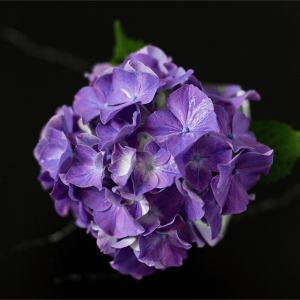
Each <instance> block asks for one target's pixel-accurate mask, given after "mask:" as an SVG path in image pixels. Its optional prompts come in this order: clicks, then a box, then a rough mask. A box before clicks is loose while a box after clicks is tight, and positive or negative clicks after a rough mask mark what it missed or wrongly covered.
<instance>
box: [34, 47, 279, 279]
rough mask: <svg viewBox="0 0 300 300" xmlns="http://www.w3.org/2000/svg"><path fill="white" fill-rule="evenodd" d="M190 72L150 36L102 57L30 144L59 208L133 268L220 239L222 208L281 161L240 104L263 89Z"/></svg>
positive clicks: (174, 261) (235, 206)
mask: <svg viewBox="0 0 300 300" xmlns="http://www.w3.org/2000/svg"><path fill="white" fill-rule="evenodd" d="M193 73H194V71H193V70H191V69H189V70H187V71H185V69H183V68H182V67H180V66H179V67H178V66H177V65H176V64H175V63H173V62H172V58H171V57H168V56H167V55H166V54H165V53H164V52H163V51H162V50H161V49H159V48H157V47H154V46H150V45H149V46H146V47H144V48H142V49H140V50H139V51H137V52H135V53H131V54H130V55H128V56H127V57H126V58H125V60H124V62H123V63H122V64H121V65H120V66H112V65H111V64H110V63H102V64H97V65H95V67H94V68H93V71H92V73H90V74H89V73H85V77H86V78H87V79H88V80H89V84H88V85H87V86H85V87H83V88H82V89H80V90H79V91H78V93H77V94H76V95H75V99H74V102H73V107H68V106H66V105H64V106H63V107H61V108H59V109H58V110H57V111H56V114H55V115H54V116H53V117H52V118H51V119H50V120H49V121H48V123H47V124H46V126H45V127H44V128H43V130H42V132H41V135H40V140H39V142H38V144H37V145H36V147H35V149H34V156H35V158H36V160H37V161H38V163H39V165H40V167H41V172H40V175H39V177H38V179H39V181H40V182H41V184H42V186H43V188H44V189H45V190H49V189H51V193H50V196H51V197H52V199H53V201H54V206H55V209H56V211H57V213H58V214H59V215H61V216H66V215H68V214H69V212H72V214H73V215H74V217H75V219H76V224H77V226H79V227H81V228H86V230H87V233H90V234H91V235H92V236H93V237H94V238H95V239H96V240H97V246H98V247H99V249H100V250H101V252H103V253H104V254H108V255H110V256H111V257H112V258H113V261H111V262H110V264H111V267H112V268H114V269H115V270H118V271H119V272H120V273H122V274H130V275H131V276H133V277H134V278H136V279H141V278H142V277H143V276H145V275H150V274H152V273H153V272H154V271H155V270H156V269H161V270H164V269H166V268H169V267H173V266H181V265H182V262H183V259H185V258H186V257H187V250H188V249H190V248H191V247H192V243H196V245H197V246H198V247H203V246H204V245H205V244H206V243H207V244H208V245H210V246H214V245H215V244H216V243H218V242H219V241H220V240H221V239H222V238H223V236H222V234H221V228H222V219H223V216H226V215H230V214H238V213H241V212H243V211H244V210H246V208H247V205H248V204H249V202H250V201H251V200H254V194H250V195H249V194H248V192H247V191H248V190H249V189H250V188H252V187H253V186H254V185H255V184H256V182H257V181H258V180H259V178H260V175H261V174H264V175H267V174H268V172H269V169H270V166H271V165H272V162H273V150H271V149H270V148H269V147H268V146H267V145H263V144H261V143H259V142H257V141H256V138H255V136H254V134H253V133H252V132H250V131H248V128H249V125H250V119H249V118H248V117H246V116H245V115H244V114H243V113H242V112H239V111H237V109H238V108H239V107H240V106H241V105H242V103H243V101H246V99H247V100H260V96H259V94H258V93H257V92H256V91H254V90H249V91H243V90H242V88H241V87H240V86H238V85H228V86H226V87H225V88H224V89H223V90H220V89H218V88H216V87H203V86H202V84H201V82H200V81H199V80H198V79H197V78H196V77H195V75H194V74H193ZM165 95H168V96H167V98H166V97H165ZM165 98H166V101H165V102H164V99H165ZM157 108H160V109H157Z"/></svg>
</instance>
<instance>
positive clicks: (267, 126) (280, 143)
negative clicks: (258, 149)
mask: <svg viewBox="0 0 300 300" xmlns="http://www.w3.org/2000/svg"><path fill="white" fill-rule="evenodd" d="M249 131H253V133H254V134H255V136H256V140H257V141H258V142H260V143H262V144H265V145H267V146H269V147H270V148H271V149H273V150H274V157H273V164H272V166H271V168H270V172H269V174H268V175H267V176H264V175H261V178H260V180H259V181H258V183H259V184H266V183H271V182H275V181H277V180H279V179H282V178H284V177H286V176H287V175H289V174H290V173H291V170H292V167H293V166H294V164H295V162H296V160H297V159H298V158H299V157H300V132H299V131H296V130H293V129H292V127H291V126H289V125H287V124H285V123H282V122H278V121H272V120H270V121H267V120H259V121H252V122H251V123H250V127H249Z"/></svg>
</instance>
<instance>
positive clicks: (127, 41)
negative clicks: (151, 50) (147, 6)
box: [110, 20, 146, 65]
mask: <svg viewBox="0 0 300 300" xmlns="http://www.w3.org/2000/svg"><path fill="white" fill-rule="evenodd" d="M114 33H115V48H114V55H113V57H112V58H111V60H110V61H111V63H112V64H113V65H120V64H121V63H122V62H123V60H124V59H125V57H126V56H127V55H129V54H130V53H132V52H136V51H137V50H139V49H141V48H143V47H144V46H145V45H146V44H145V43H144V42H143V41H140V40H134V39H131V38H128V37H127V36H126V35H125V33H124V31H123V29H122V26H121V22H120V20H115V21H114Z"/></svg>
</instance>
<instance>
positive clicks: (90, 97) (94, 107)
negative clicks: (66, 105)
mask: <svg viewBox="0 0 300 300" xmlns="http://www.w3.org/2000/svg"><path fill="white" fill-rule="evenodd" d="M105 103H106V98H105V96H104V94H103V92H102V91H101V90H98V89H95V88H92V87H84V88H82V89H81V90H80V91H79V92H78V93H77V95H76V96H75V100H74V103H73V107H74V109H75V111H76V112H78V113H79V114H80V116H81V117H82V123H83V124H84V125H86V124H87V123H88V122H89V121H91V120H92V119H94V118H95V117H97V116H99V114H100V109H101V108H103V107H104V106H105Z"/></svg>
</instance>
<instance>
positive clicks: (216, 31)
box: [0, 2, 300, 298]
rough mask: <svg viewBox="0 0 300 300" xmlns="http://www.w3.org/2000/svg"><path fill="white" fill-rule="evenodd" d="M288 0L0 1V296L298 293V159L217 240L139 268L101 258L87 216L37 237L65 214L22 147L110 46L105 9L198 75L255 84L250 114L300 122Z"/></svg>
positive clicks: (297, 28)
mask: <svg viewBox="0 0 300 300" xmlns="http://www.w3.org/2000/svg"><path fill="white" fill-rule="evenodd" d="M299 4H300V3H299V2H298V3H296V2H286V3H284V2H261V3H259V2H252V3H251V2H198V3H197V2H126V3H125V2H85V3H83V2H72V3H71V2H64V3H54V2H48V3H45V2H39V3H37V2H28V3H24V2H12V3H8V2H7V3H3V2H2V3H1V5H0V11H1V12H0V25H1V39H0V72H1V94H0V95H1V102H0V103H1V108H0V111H1V156H0V157H1V168H0V170H1V171H0V174H1V176H0V193H1V196H0V216H1V217H0V228H1V230H0V241H1V245H0V250H1V252H0V254H1V256H0V270H1V271H0V273H1V275H0V276H1V278H0V282H1V284H0V285H1V288H0V296H1V297H5V298H36V297H41V298H48V297H52V298H58V297H59V298H74V297H75V298H82V297H84V298H107V297H110V298H111V297H112V298H158V297H159V298H170V297H171V298H181V297H185V298H298V297H299V296H300V293H299V292H300V290H299V282H300V280H299V279H300V275H299V270H300V251H299V250H300V241H299V234H300V221H299V210H300V203H299V196H298V195H299V192H298V191H297V190H291V189H292V188H293V186H294V185H295V184H296V183H297V182H298V180H299V171H300V164H299V162H298V163H297V164H296V165H295V167H294V168H293V171H292V174H291V175H290V176H288V177H286V178H285V179H283V180H281V181H279V182H278V183H274V184H270V185H266V186H257V187H255V188H254V189H253V192H255V193H256V195H257V196H256V200H255V202H254V203H252V204H251V205H250V206H249V208H248V210H247V211H246V212H245V213H244V214H242V215H240V216H235V217H234V219H233V221H232V223H231V224H230V225H229V228H228V231H227V235H226V237H225V239H224V240H223V241H222V242H220V243H219V244H218V245H217V246H216V247H209V246H205V247H204V248H202V249H198V248H197V247H196V246H195V245H194V246H193V248H192V249H190V250H189V251H188V258H187V259H185V260H184V261H183V265H182V266H181V267H177V268H176V267H174V268H170V269H168V270H166V271H164V272H162V271H157V272H156V273H155V274H154V275H151V276H147V277H144V278H143V279H142V280H141V281H136V280H135V279H133V278H131V276H129V275H126V276H125V275H124V276H119V275H118V272H117V271H115V270H113V269H111V268H110V266H109V261H110V260H111V259H110V257H108V256H106V255H103V254H101V253H100V252H99V250H98V249H97V247H96V242H95V240H94V239H93V238H92V237H91V236H89V235H86V234H85V230H84V229H76V230H75V231H73V232H72V233H71V234H69V235H68V236H67V237H66V238H64V239H62V240H60V241H58V242H57V243H50V244H45V240H44V239H38V240H36V238H40V237H45V236H46V237H47V236H48V235H49V234H52V233H54V232H56V231H57V230H60V229H61V228H63V227H64V226H66V225H67V224H68V223H69V222H70V221H71V220H72V217H71V216H69V217H65V218H62V217H59V216H58V215H57V214H56V212H55V210H54V207H53V202H52V200H51V198H50V196H49V192H45V191H43V189H42V188H41V186H40V184H39V182H38V181H37V176H38V174H39V166H38V164H37V162H36V161H35V159H34V158H33V155H32V151H33V148H34V147H35V145H36V143H37V142H38V138H39V133H40V130H41V128H42V126H43V125H44V124H45V123H46V122H47V121H48V119H49V118H50V117H51V116H52V115H53V114H54V112H55V110H56V108H57V107H59V106H62V105H63V104H67V105H71V104H72V101H73V97H74V95H75V94H76V93H77V91H78V90H79V89H80V88H81V87H83V86H84V85H87V80H86V79H85V78H84V77H83V72H84V71H90V68H91V67H92V65H93V64H94V63H96V62H103V61H107V60H108V59H109V58H110V57H111V55H112V50H113V45H114V37H113V27H112V25H113V20H114V19H115V18H119V19H120V20H121V22H122V25H123V28H124V30H125V32H126V33H127V34H128V35H129V36H131V37H134V38H136V39H142V40H144V41H145V42H148V43H152V44H153V45H156V46H158V47H160V48H161V49H163V50H164V51H165V53H167V55H169V56H172V57H173V61H174V62H175V63H176V64H177V65H179V66H182V67H184V68H185V69H186V70H187V69H189V68H191V69H193V70H194V71H195V75H196V76H197V78H198V79H200V80H201V81H202V82H221V83H222V82H229V83H237V84H240V85H242V87H243V88H244V89H245V90H247V89H256V90H257V91H258V92H259V93H260V94H261V98H262V100H261V101H260V102H255V103H253V102H252V103H251V112H252V117H253V119H254V120H258V119H275V120H278V121H282V122H286V123H288V124H290V125H291V126H292V127H293V128H294V129H297V130H300V124H299V106H298V102H299V100H300V99H299V79H300V78H299V66H300V55H299V50H300V48H299V40H300V23H299V13H300V10H299ZM14 29H15V30H14ZM44 46H46V47H44ZM49 47H50V48H49ZM57 51H59V52H57ZM65 52H66V53H69V54H72V55H73V58H72V59H73V60H70V58H69V56H68V54H66V53H65ZM77 58H78V59H77ZM79 58H80V59H81V60H80V59H79ZM275 155H276V154H275ZM298 190H299V189H298ZM288 192H290V194H287V193H288ZM280 197H281V198H280ZM268 198H269V199H268ZM266 199H267V200H266ZM68 228H69V227H67V229H68ZM55 237H57V236H55ZM31 239H33V240H31ZM28 240H29V242H28ZM30 240H31V241H30ZM48 240H49V241H51V236H50V238H48ZM20 243H21V244H20ZM16 245H17V246H16Z"/></svg>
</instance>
